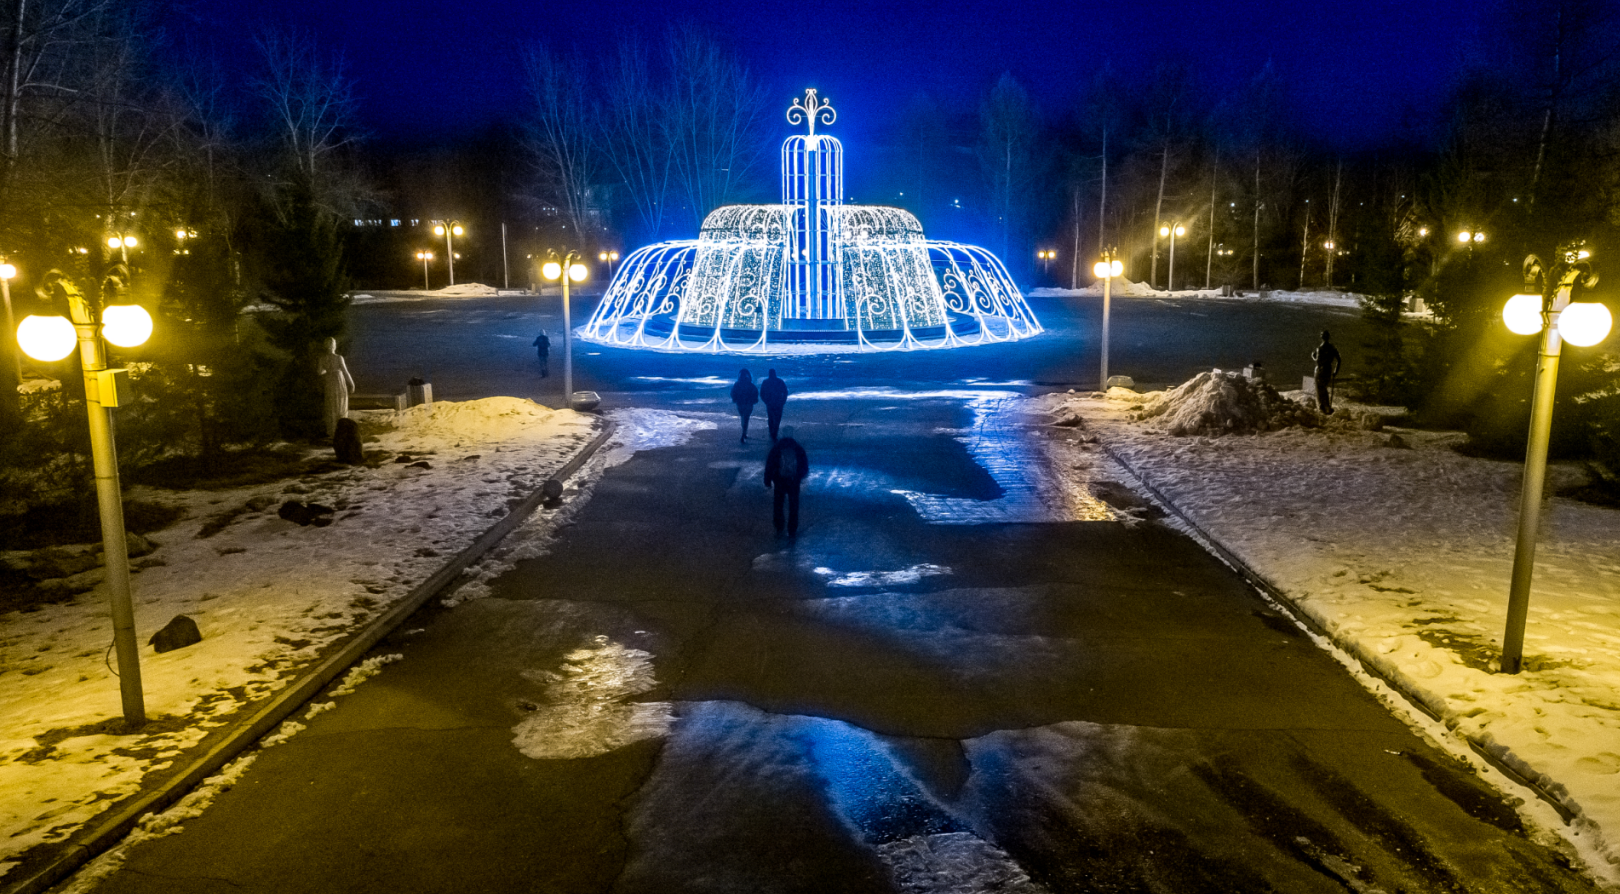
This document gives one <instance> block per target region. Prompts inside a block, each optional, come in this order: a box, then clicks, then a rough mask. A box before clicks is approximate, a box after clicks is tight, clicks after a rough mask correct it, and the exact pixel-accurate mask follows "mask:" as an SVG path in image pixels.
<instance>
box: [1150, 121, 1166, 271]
mask: <svg viewBox="0 0 1620 894" xmlns="http://www.w3.org/2000/svg"><path fill="white" fill-rule="evenodd" d="M1169 172H1170V143H1169V142H1168V141H1166V142H1165V144H1164V146H1163V147H1162V148H1161V149H1160V150H1159V197H1158V199H1156V200H1155V201H1154V203H1153V269H1152V272H1151V273H1149V274H1148V284H1149V285H1151V286H1153V287H1154V288H1155V289H1156V288H1158V287H1159V285H1158V283H1159V227H1160V226H1162V224H1160V223H1159V221H1160V218H1161V217H1162V215H1163V211H1164V181H1165V177H1166V176H1167V175H1168V174H1169Z"/></svg>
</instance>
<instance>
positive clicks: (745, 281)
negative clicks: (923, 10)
mask: <svg viewBox="0 0 1620 894" xmlns="http://www.w3.org/2000/svg"><path fill="white" fill-rule="evenodd" d="M787 118H788V123H790V124H800V123H804V124H807V125H808V127H809V132H808V133H807V134H803V135H797V134H796V135H794V136H791V137H789V138H788V139H787V140H786V141H785V142H784V143H783V144H782V203H781V204H780V205H726V206H724V207H721V208H716V209H715V210H714V211H712V212H710V213H709V215H708V217H707V218H705V219H704V221H703V227H702V229H701V230H700V232H699V234H698V238H697V239H690V240H680V241H673V242H660V243H658V244H656V245H648V246H645V247H643V248H640V249H637V250H636V251H635V252H633V253H631V255H630V256H629V257H628V258H626V259H625V260H624V263H623V265H622V266H620V268H619V271H618V275H617V276H615V277H614V279H613V282H612V283H611V284H610V285H609V286H608V290H607V294H606V295H604V296H603V298H602V302H601V304H599V305H598V306H597V308H596V311H595V313H593V314H592V315H591V318H590V320H588V321H587V322H586V323H585V325H584V326H582V327H580V330H579V336H580V338H583V339H585V340H586V341H591V342H596V343H599V344H607V345H615V346H619V347H634V348H650V349H654V350H666V351H712V352H734V353H766V352H779V351H784V350H797V351H835V350H916V349H925V348H956V347H966V346H969V345H978V344H988V343H993V342H1003V341H1014V340H1017V339H1023V338H1029V337H1031V336H1033V335H1036V334H1038V333H1040V332H1041V331H1042V330H1041V324H1040V322H1039V321H1037V320H1036V319H1035V315H1034V313H1033V312H1031V311H1030V309H1029V305H1028V304H1027V303H1026V302H1025V301H1024V296H1023V295H1022V293H1020V292H1019V291H1018V286H1017V285H1015V284H1014V283H1013V281H1012V277H1011V276H1009V275H1008V274H1007V269H1006V268H1005V267H1004V266H1002V263H1001V261H1000V260H998V259H997V258H996V257H995V255H993V254H991V253H990V252H988V251H985V250H984V249H982V248H977V247H975V246H971V245H961V244H958V243H955V242H941V241H937V240H932V239H927V238H925V237H924V236H923V231H922V224H921V223H920V222H918V220H917V218H916V217H914V216H912V215H911V214H910V213H909V212H906V211H903V210H901V209H899V208H889V207H883V206H875V205H846V204H844V168H843V164H844V163H843V146H842V145H840V144H839V142H838V140H837V139H835V138H833V137H831V136H828V135H827V134H818V133H816V125H817V124H818V123H819V124H823V125H830V124H832V123H833V122H834V121H835V120H837V113H836V112H835V111H834V110H833V107H832V106H831V105H829V104H827V103H825V102H823V101H822V100H821V99H819V98H818V97H817V96H816V91H814V90H807V91H805V96H804V98H803V99H800V100H794V102H793V106H792V108H790V109H788V113H787Z"/></svg>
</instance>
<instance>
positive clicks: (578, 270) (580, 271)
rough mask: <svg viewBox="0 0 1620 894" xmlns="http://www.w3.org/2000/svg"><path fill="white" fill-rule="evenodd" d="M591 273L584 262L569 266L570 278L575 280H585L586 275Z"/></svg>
mask: <svg viewBox="0 0 1620 894" xmlns="http://www.w3.org/2000/svg"><path fill="white" fill-rule="evenodd" d="M589 275H590V271H589V270H586V269H585V265H584V264H575V265H573V266H572V267H569V268H568V278H569V279H571V280H573V281H574V282H584V281H585V277H587V276H589Z"/></svg>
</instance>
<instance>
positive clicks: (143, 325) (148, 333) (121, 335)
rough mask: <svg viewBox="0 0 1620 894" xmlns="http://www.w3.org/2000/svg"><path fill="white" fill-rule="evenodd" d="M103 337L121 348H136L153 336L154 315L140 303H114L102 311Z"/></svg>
mask: <svg viewBox="0 0 1620 894" xmlns="http://www.w3.org/2000/svg"><path fill="white" fill-rule="evenodd" d="M101 337H102V338H105V339H106V340H108V341H110V342H112V343H113V344H115V345H117V346H119V347H120V348H135V347H139V346H141V345H144V344H146V340H147V339H149V338H151V337H152V315H151V314H149V313H147V312H146V308H144V307H141V306H140V305H139V304H113V305H109V306H107V307H106V308H104V309H102V311H101Z"/></svg>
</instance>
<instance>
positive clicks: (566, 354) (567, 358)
mask: <svg viewBox="0 0 1620 894" xmlns="http://www.w3.org/2000/svg"><path fill="white" fill-rule="evenodd" d="M578 256H579V253H578V252H573V251H571V252H569V253H568V254H567V256H566V257H564V258H563V260H562V263H561V264H559V263H557V262H556V261H547V262H546V264H545V266H544V267H541V268H540V274H541V275H542V276H544V277H545V278H546V279H549V280H551V281H553V282H555V281H557V280H559V279H560V280H562V292H563V293H562V306H563V400H564V401H565V402H566V403H569V404H572V403H573V401H574V324H573V321H572V320H571V319H570V318H569V309H568V304H569V296H568V283H569V281H570V280H572V281H574V282H584V281H585V277H587V276H589V275H590V271H589V270H586V269H585V265H584V264H576V263H574V258H576V257H578ZM565 274H566V275H565Z"/></svg>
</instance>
